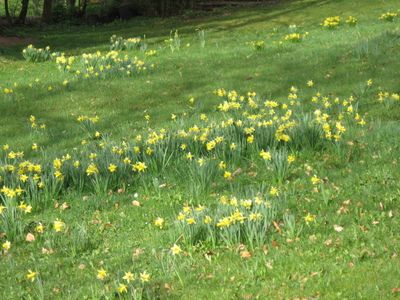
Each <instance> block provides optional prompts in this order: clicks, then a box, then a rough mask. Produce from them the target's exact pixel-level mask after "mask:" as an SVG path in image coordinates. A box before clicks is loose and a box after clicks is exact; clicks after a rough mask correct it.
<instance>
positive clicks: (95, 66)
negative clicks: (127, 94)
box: [56, 50, 148, 78]
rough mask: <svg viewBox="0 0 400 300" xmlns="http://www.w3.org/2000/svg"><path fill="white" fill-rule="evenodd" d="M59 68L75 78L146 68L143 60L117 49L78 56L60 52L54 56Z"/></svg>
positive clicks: (134, 72)
mask: <svg viewBox="0 0 400 300" xmlns="http://www.w3.org/2000/svg"><path fill="white" fill-rule="evenodd" d="M56 63H57V65H58V67H59V69H60V70H63V71H66V72H68V73H71V74H73V75H75V76H76V77H77V78H107V77H117V76H124V75H125V76H132V75H135V74H138V73H140V72H143V71H145V70H147V69H148V67H147V65H146V64H145V62H144V61H143V60H140V59H138V58H137V57H133V58H131V57H129V56H128V55H127V54H125V55H121V53H120V52H119V51H115V50H112V51H109V52H107V53H101V52H100V51H97V52H95V53H88V54H86V53H84V54H82V55H80V56H70V57H66V56H65V55H64V54H61V55H60V56H59V57H57V58H56Z"/></svg>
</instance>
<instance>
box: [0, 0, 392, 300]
mask: <svg viewBox="0 0 400 300" xmlns="http://www.w3.org/2000/svg"><path fill="white" fill-rule="evenodd" d="M399 8H400V7H399V5H398V3H397V1H293V2H288V3H287V2H284V3H282V4H277V5H273V6H260V7H256V8H250V9H238V10H228V11H225V10H224V11H219V12H218V13H216V14H210V15H208V16H202V17H199V18H194V19H182V18H169V19H136V20H132V21H129V22H124V23H122V22H121V23H119V22H115V23H112V24H108V25H104V26H97V27H90V26H79V27H68V26H65V25H54V26H53V27H49V28H43V29H39V28H32V29H27V28H20V29H18V32H17V34H18V35H22V36H26V37H31V38H35V39H36V40H37V42H36V43H35V46H38V47H39V46H40V47H45V46H47V45H50V46H51V48H52V49H53V50H54V51H59V52H65V53H66V55H80V54H83V53H89V52H95V51H97V50H101V51H108V49H109V38H110V36H111V35H113V34H117V35H121V36H123V37H135V36H139V35H140V36H143V35H146V39H147V43H148V45H149V49H155V50H157V52H158V54H157V56H155V57H149V58H145V57H144V54H143V53H142V52H140V51H129V52H128V53H129V55H137V56H138V57H140V58H142V59H145V61H146V62H147V63H149V64H155V65H156V68H155V69H154V70H151V71H148V72H144V73H142V74H139V75H137V76H133V77H129V78H128V77H117V78H112V79H106V80H96V79H87V80H79V81H74V80H73V79H72V76H71V75H66V74H64V73H62V72H60V71H59V70H58V69H57V66H56V64H55V63H54V62H44V63H28V62H26V61H24V60H23V57H22V54H21V51H22V49H23V48H24V47H23V46H21V47H12V48H2V49H0V55H1V56H0V87H1V90H3V89H4V88H10V87H11V88H13V90H14V93H13V95H12V96H11V97H10V96H9V95H8V96H6V95H1V94H0V112H1V118H0V128H1V129H0V145H3V144H9V145H10V147H11V149H13V150H14V151H17V150H18V151H24V153H25V156H26V158H27V159H33V160H34V159H38V160H41V161H43V162H45V161H52V160H53V159H54V157H61V156H62V155H65V154H66V153H71V154H72V153H77V151H74V150H72V149H73V148H74V147H77V148H79V149H84V148H82V146H81V145H80V144H81V140H82V139H83V138H86V136H85V134H84V133H82V129H81V127H80V126H79V124H78V123H77V122H76V118H77V116H79V115H94V114H97V115H98V116H99V117H100V122H99V123H98V124H97V125H96V127H97V130H99V131H100V132H101V133H102V134H106V135H107V137H108V139H109V140H112V141H121V140H126V141H131V140H133V139H134V137H135V136H136V135H137V134H143V133H144V132H146V131H147V130H148V128H149V127H151V128H153V129H154V128H156V129H160V128H166V129H167V130H168V131H172V130H175V129H176V128H180V127H188V126H189V124H190V125H193V124H195V123H197V124H198V125H199V126H200V121H199V120H198V114H200V113H206V114H207V116H208V117H209V118H210V120H220V119H221V118H223V116H221V113H218V112H217V110H216V106H217V105H218V104H219V102H220V99H218V97H216V96H215V95H214V94H213V91H214V90H216V89H218V88H225V89H227V90H232V89H235V90H237V91H238V92H239V93H240V94H246V93H247V92H248V91H255V92H257V94H258V95H260V96H261V97H262V98H265V99H280V100H281V99H287V95H288V93H289V89H290V87H291V86H296V87H298V88H299V94H300V95H301V99H302V100H301V101H303V102H304V104H302V105H301V106H300V108H296V110H298V111H299V113H301V111H302V110H304V111H305V112H308V111H311V104H310V101H309V99H310V98H311V96H312V95H314V94H315V93H316V92H317V91H319V92H321V94H323V95H331V96H332V98H334V97H340V99H342V100H343V99H346V98H348V97H349V96H350V95H354V96H355V98H356V99H357V101H358V102H359V112H360V114H361V115H364V114H366V121H367V124H366V126H364V127H362V128H361V127H358V126H349V127H348V128H347V129H348V130H347V132H346V133H345V135H344V138H343V142H341V143H338V144H335V143H332V142H323V143H322V146H321V147H315V148H313V147H310V146H304V144H301V146H303V147H299V148H295V149H294V150H293V148H287V149H289V150H290V151H295V153H296V157H297V159H296V162H295V163H294V165H293V166H292V167H291V168H290V172H289V174H288V176H287V177H286V178H285V180H283V182H279V181H278V180H276V178H275V177H274V176H275V175H274V173H273V172H271V171H270V170H269V169H267V168H266V167H265V165H264V163H263V162H262V161H261V160H260V158H259V155H258V152H259V151H257V148H256V150H254V149H253V150H252V151H253V152H251V151H250V152H249V153H246V154H244V155H243V156H241V157H239V158H238V159H236V160H235V159H234V158H229V159H226V160H225V161H226V162H227V163H228V170H230V171H235V170H236V169H238V168H241V169H242V173H240V174H239V175H237V176H235V177H234V180H233V181H231V182H230V181H227V180H225V179H223V178H222V175H221V173H220V171H216V174H215V175H212V174H214V173H204V174H197V175H196V174H194V175H193V173H190V171H189V169H188V164H187V163H186V162H185V161H184V160H183V159H180V158H176V157H175V156H174V161H173V162H171V163H170V164H169V165H168V167H167V168H166V170H164V172H161V171H155V170H154V169H153V168H154V167H155V164H152V163H151V162H150V160H149V161H147V160H146V162H147V163H148V165H149V167H150V170H148V172H147V173H145V174H144V175H143V176H142V177H138V179H132V180H133V181H130V180H126V181H125V180H124V179H121V182H119V184H117V185H118V186H117V187H116V188H114V189H113V190H114V191H113V193H108V192H107V188H106V191H105V192H102V193H96V192H94V190H93V189H92V188H86V189H83V191H82V192H79V191H77V190H76V189H75V188H71V187H70V188H69V189H68V190H66V191H63V193H61V194H57V195H56V196H55V197H54V199H52V198H50V200H49V201H48V202H47V203H46V202H45V201H44V200H43V201H44V202H43V203H44V204H43V205H42V204H40V205H39V204H37V203H32V206H33V207H34V210H33V212H32V213H31V214H27V215H24V216H23V217H21V218H22V220H23V221H22V226H23V233H22V234H21V235H20V238H17V239H16V240H15V242H13V243H12V246H11V249H10V251H9V252H8V253H7V254H4V255H0V269H1V270H2V271H1V275H2V276H1V279H0V298H1V299H36V298H38V299H41V298H43V299H99V298H104V299H109V298H116V297H118V295H117V294H116V287H117V285H118V284H117V283H118V282H123V280H122V276H123V275H124V272H126V271H128V270H130V271H132V272H135V273H136V274H138V273H139V272H142V271H144V270H146V271H147V272H149V273H150V274H151V276H152V279H151V280H150V282H148V283H146V284H145V285H144V287H145V288H144V290H145V294H146V295H145V296H143V298H144V299H166V298H168V299H181V298H188V299H205V298H209V299H294V298H306V299H309V298H321V299H363V298H365V299H396V298H397V297H398V296H399V294H398V293H397V294H396V292H392V289H395V288H400V286H399V282H398V278H399V276H400V271H399V270H400V261H399V258H398V252H399V247H400V244H399V240H398V232H399V229H400V223H399V213H400V210H399V199H400V184H399V179H400V172H399V168H398V163H399V157H400V148H399V146H398V145H400V138H399V136H400V129H399V128H400V127H399V119H398V116H399V115H400V106H399V104H400V102H399V101H393V103H389V102H388V101H389V100H388V101H385V103H379V102H378V101H377V93H378V92H379V90H382V91H388V92H390V93H399V92H400V87H399V80H398V74H399V72H398V70H399V68H400V60H399V56H398V53H399V50H400V26H399V24H400V23H399V19H400V18H398V19H396V20H395V21H394V22H393V23H391V22H383V21H380V20H378V18H379V16H380V15H381V14H382V13H385V12H387V11H394V12H398V10H399ZM335 15H340V16H341V17H342V19H343V21H344V20H345V19H346V18H347V17H348V16H349V15H352V16H355V17H357V18H358V20H359V22H358V25H357V26H355V27H350V26H347V25H346V24H342V25H341V26H340V27H339V28H337V29H335V30H327V29H323V28H322V27H321V26H320V23H321V22H322V21H323V19H325V18H326V17H329V16H335ZM292 24H296V25H297V27H298V29H299V31H300V32H302V33H304V32H309V35H308V36H307V37H306V38H305V39H304V41H302V42H301V43H284V44H283V45H279V44H278V43H279V41H281V40H282V38H283V37H284V36H285V35H286V34H288V33H289V30H288V26H289V25H292ZM197 28H204V29H205V30H206V46H205V48H201V47H200V43H199V41H198V40H197V34H196V29H197ZM175 29H177V30H179V33H180V37H181V42H182V47H181V49H180V51H176V52H174V53H172V52H171V51H170V49H169V48H168V47H165V43H164V40H165V39H168V38H169V36H170V31H171V30H175ZM10 34H16V33H13V32H10ZM255 40H264V41H265V43H266V47H265V49H263V50H260V51H255V50H253V48H252V47H251V46H250V45H249V44H248V43H249V42H251V41H255ZM187 44H190V45H187ZM36 78H38V79H40V82H39V83H36V84H35V83H34V82H35V79H36ZM66 78H68V80H70V81H71V84H70V86H69V87H68V88H66V87H64V86H63V85H62V82H63V81H64V80H65V79H66ZM369 79H372V80H373V84H372V87H371V88H370V89H366V82H367V80H369ZM308 80H313V81H314V82H315V87H314V88H312V89H310V88H308V87H307V86H306V83H307V81H308ZM14 83H16V84H17V87H13V85H14ZM32 83H33V87H30V86H29V85H30V84H32ZM49 86H51V87H52V88H53V90H52V91H48V87H49ZM191 97H194V98H195V103H196V105H195V107H196V109H195V110H194V109H192V108H190V107H189V106H190V105H189V102H188V99H190V98H191ZM386 102H388V103H386ZM172 113H174V114H177V115H178V120H182V121H178V122H171V114H172ZM184 113H186V114H187V118H186V119H185V118H184V117H183V114H184ZM146 114H149V115H150V116H151V120H150V122H146V120H145V119H144V116H145V115H146ZM31 115H34V116H36V118H37V119H38V122H44V123H45V124H46V126H47V129H46V130H45V133H43V134H38V133H35V132H32V131H31V130H30V128H29V127H30V123H29V117H30V116H31ZM227 136H228V135H227ZM304 136H306V135H304ZM302 137H303V135H300V136H299V137H298V138H299V139H301V138H302ZM32 143H37V144H38V145H39V146H40V147H41V149H43V153H37V152H34V151H32V150H31V145H32ZM173 143H174V140H173V141H172V142H171V145H172V144H173ZM177 143H178V142H177ZM255 147H256V146H255ZM92 149H94V148H92ZM285 149H286V148H285ZM84 151H89V152H90V151H91V150H89V149H88V150H84ZM96 151H99V150H98V148H96ZM85 153H86V152H85ZM99 153H100V152H99ZM0 155H2V154H1V152H0ZM74 155H75V154H74ZM99 155H100V154H99ZM215 155H216V156H217V157H218V159H219V160H220V157H221V156H223V155H227V153H225V152H223V151H219V152H218V151H216V152H215ZM0 157H1V156H0ZM1 159H2V160H0V163H1V164H3V158H1ZM219 160H218V161H217V163H218V162H219ZM307 165H309V166H311V167H312V171H311V173H312V174H317V175H318V177H319V178H322V179H324V183H321V184H320V185H317V186H316V187H317V188H318V191H315V186H313V185H312V184H311V183H310V176H311V175H310V174H308V175H307V174H306V173H307V172H310V171H307ZM267 166H268V165H267ZM193 170H197V169H195V168H194V169H193ZM193 172H195V171H193ZM213 172H214V171H213ZM0 174H2V173H1V171H0ZM191 174H192V175H191ZM254 174H256V175H254ZM191 176H199V177H196V178H197V180H198V181H197V184H193V181H192V180H194V179H193V178H192V177H191ZM201 176H203V177H201ZM210 182H212V183H210ZM124 184H125V186H126V187H127V189H126V191H125V192H123V193H118V192H117V189H118V188H120V187H122V185H124ZM128 184H131V185H130V186H128ZM164 184H165V186H164ZM2 185H3V183H2V182H1V181H0V186H2ZM271 185H274V186H277V187H278V188H279V190H280V191H281V192H282V195H281V196H282V199H281V200H280V201H281V203H280V205H281V206H280V210H279V213H278V215H277V216H276V218H274V221H275V224H276V227H278V228H279V230H278V229H276V228H275V226H273V225H272V224H271V226H270V228H269V230H268V231H267V242H265V244H264V245H257V246H255V247H251V246H250V245H249V244H245V245H244V246H239V245H233V246H226V245H224V244H223V243H218V244H217V245H212V243H210V241H204V242H203V243H200V244H196V245H192V244H190V243H185V242H184V238H182V237H180V235H181V231H180V230H178V229H177V227H176V226H174V224H173V221H174V220H175V218H176V215H177V214H178V213H179V211H180V210H181V208H182V205H184V204H185V203H193V204H196V205H197V204H199V203H201V204H204V205H206V206H208V207H211V208H212V209H215V208H216V207H217V206H218V205H217V202H218V201H217V200H216V199H218V196H219V195H221V194H225V195H233V196H238V197H239V198H240V197H250V195H254V194H256V193H257V192H262V193H264V194H268V191H269V188H270V186H271ZM71 186H72V185H71ZM136 192H137V193H138V194H139V196H138V198H137V200H138V201H140V203H141V205H142V206H141V207H136V206H133V205H132V204H131V202H132V201H133V200H135V199H136V198H135V197H134V193H136ZM0 200H1V198H0ZM55 202H57V203H59V204H62V203H63V202H67V203H68V205H69V206H70V208H69V209H66V210H61V209H60V208H59V207H58V208H55V205H54V203H55ZM0 203H1V202H0ZM40 203H42V202H40ZM307 214H311V215H315V216H316V219H315V222H311V223H310V224H307V223H306V222H305V220H304V217H305V216H306V215H307ZM285 215H286V216H288V215H290V216H293V218H294V225H293V226H294V227H291V226H290V224H288V223H287V221H285V218H284V216H285ZM157 217H163V218H165V220H166V224H167V225H166V228H165V229H163V230H160V229H158V228H156V227H155V226H154V224H153V222H154V220H155V219H156V218H157ZM56 218H59V219H61V220H62V221H64V222H65V224H66V226H67V230H66V231H65V232H63V233H55V232H54V230H53V229H52V228H51V224H52V222H53V221H54V220H55V219H56ZM0 222H1V221H0ZM16 222H20V221H16ZM37 222H42V223H43V224H45V226H46V228H45V233H44V234H42V235H40V234H36V233H35V237H36V240H35V241H34V242H32V243H29V242H26V241H25V235H26V234H27V233H28V232H34V231H33V230H34V227H35V224H37ZM336 225H339V226H341V227H343V230H342V231H340V232H338V231H336V230H335V226H336ZM0 228H1V227H0ZM336 228H337V227H336ZM218 230H219V229H218ZM7 238H9V237H3V238H1V235H0V242H1V243H3V242H4V241H5V239H7ZM1 243H0V246H1ZM174 243H178V244H179V245H181V247H182V249H183V250H184V254H181V255H179V256H177V257H172V256H171V255H170V253H169V248H170V247H171V246H172V245H173V244H174ZM243 247H244V248H245V249H246V250H248V251H249V252H250V253H251V257H250V258H247V259H246V258H243V257H241V254H242V255H243V253H245V252H243ZM42 248H46V249H53V250H54V253H52V254H43V253H42ZM137 249H142V253H141V251H138V250H137ZM245 254H246V253H245ZM101 267H103V268H104V269H106V270H107V272H108V278H107V280H105V281H100V280H98V279H97V278H96V275H97V270H98V269H100V268H101ZM28 269H31V270H34V271H36V272H38V273H39V275H38V276H37V278H36V280H35V281H34V282H30V281H28V280H26V278H25V275H26V274H27V272H28ZM126 297H127V299H132V297H133V296H126ZM139 298H140V297H139Z"/></svg>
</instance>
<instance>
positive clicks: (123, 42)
mask: <svg viewBox="0 0 400 300" xmlns="http://www.w3.org/2000/svg"><path fill="white" fill-rule="evenodd" d="M110 44H111V45H110V50H115V51H123V50H133V49H140V48H141V47H142V46H143V45H144V41H142V39H141V38H140V37H135V38H128V39H124V38H122V37H120V36H116V35H115V34H114V35H113V36H111V38H110Z"/></svg>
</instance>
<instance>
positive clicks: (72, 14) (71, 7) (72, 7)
mask: <svg viewBox="0 0 400 300" xmlns="http://www.w3.org/2000/svg"><path fill="white" fill-rule="evenodd" d="M67 4H68V14H69V16H70V17H75V15H76V8H75V4H76V0H68V1H67Z"/></svg>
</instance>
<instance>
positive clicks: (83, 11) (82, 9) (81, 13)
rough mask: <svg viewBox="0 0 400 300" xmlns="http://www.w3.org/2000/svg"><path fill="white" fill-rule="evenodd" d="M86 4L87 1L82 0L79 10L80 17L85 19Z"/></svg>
mask: <svg viewBox="0 0 400 300" xmlns="http://www.w3.org/2000/svg"><path fill="white" fill-rule="evenodd" d="M87 3H88V0H83V5H82V8H81V12H80V15H81V17H85V16H86V8H87Z"/></svg>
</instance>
